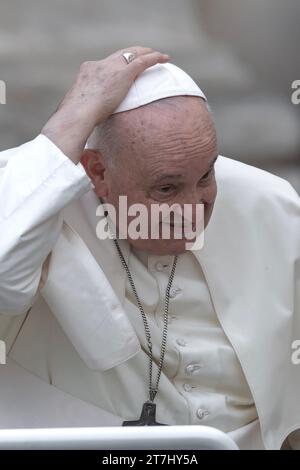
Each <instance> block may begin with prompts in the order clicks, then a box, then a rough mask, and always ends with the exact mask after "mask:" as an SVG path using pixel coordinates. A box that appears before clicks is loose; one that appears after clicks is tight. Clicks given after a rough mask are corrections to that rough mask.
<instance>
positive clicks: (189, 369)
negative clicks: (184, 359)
mask: <svg viewBox="0 0 300 470" xmlns="http://www.w3.org/2000/svg"><path fill="white" fill-rule="evenodd" d="M202 367H203V365H202V364H189V365H188V366H186V368H185V371H186V373H187V374H189V375H191V374H196V373H197V372H199V370H200V369H201V368H202Z"/></svg>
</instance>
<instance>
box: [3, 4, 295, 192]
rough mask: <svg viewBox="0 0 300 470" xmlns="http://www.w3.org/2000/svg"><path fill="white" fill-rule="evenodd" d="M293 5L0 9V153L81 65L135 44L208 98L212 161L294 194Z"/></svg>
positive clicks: (28, 135)
mask: <svg viewBox="0 0 300 470" xmlns="http://www.w3.org/2000/svg"><path fill="white" fill-rule="evenodd" d="M299 24H300V1H299V0H285V1H284V2H283V1H282V0H226V1H224V0H184V1H183V0H151V2H147V1H146V0H110V1H106V0H51V1H45V0H26V1H24V0H1V4H0V79H1V80H4V81H5V82H6V86H7V96H6V100H7V103H6V104H5V105H2V104H0V150H3V149H6V148H9V147H14V146H17V145H19V144H21V143H23V142H25V141H28V140H31V139H33V138H34V137H35V136H36V135H37V134H38V133H39V132H40V130H41V128H42V126H43V125H44V123H45V122H46V121H47V119H48V117H49V116H50V115H51V114H52V113H53V112H54V111H55V109H56V107H57V106H58V104H59V102H60V101H61V99H62V98H63V96H64V94H65V93H66V91H67V90H68V88H69V87H70V86H71V84H72V82H73V80H74V78H75V75H76V73H77V70H78V67H79V65H80V63H81V62H83V61H84V60H95V59H99V58H104V57H105V56H107V55H109V54H110V53H112V52H114V51H115V50H117V49H120V48H124V47H126V46H130V45H135V44H140V45H146V46H150V47H153V48H154V49H158V50H161V51H163V52H167V53H169V54H170V55H171V57H172V62H173V63H175V64H177V65H178V66H180V67H182V68H183V69H185V70H186V71H187V72H188V73H189V74H190V75H191V76H192V77H193V78H194V80H195V81H196V82H197V83H198V84H199V85H200V86H201V87H202V88H203V90H204V92H205V93H206V94H207V96H208V98H209V101H210V105H211V107H212V110H213V114H214V118H215V122H216V126H217V131H218V136H219V148H220V153H221V154H223V155H226V156H228V157H231V158H235V159H237V160H241V161H243V162H246V163H250V164H252V165H255V166H257V167H260V168H263V169H267V170H268V171H271V172H272V173H275V174H278V175H280V176H282V177H284V178H286V179H287V180H289V181H290V182H291V183H292V184H293V186H294V187H295V189H296V190H297V191H298V192H299V193H300V132H299V131H300V125H299V124H300V105H298V106H296V105H293V104H292V102H291V95H292V89H291V84H292V82H293V81H294V80H299V79H300V67H299V65H300V64H299V62H300V60H299V55H300V27H299Z"/></svg>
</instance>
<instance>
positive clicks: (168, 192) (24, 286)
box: [0, 47, 300, 449]
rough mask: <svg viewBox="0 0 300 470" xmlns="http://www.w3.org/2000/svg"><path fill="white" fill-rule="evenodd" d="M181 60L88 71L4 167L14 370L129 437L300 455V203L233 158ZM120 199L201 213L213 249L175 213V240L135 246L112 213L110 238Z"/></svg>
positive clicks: (7, 305) (6, 334) (6, 305)
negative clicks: (151, 432) (189, 234)
mask: <svg viewBox="0 0 300 470" xmlns="http://www.w3.org/2000/svg"><path fill="white" fill-rule="evenodd" d="M168 60H169V58H168V56H166V55H164V54H161V53H159V52H155V51H153V50H151V49H148V48H143V47H132V48H129V49H126V50H123V51H118V52H116V53H114V54H112V55H111V56H109V57H107V58H106V59H104V60H102V61H99V62H86V63H84V64H83V65H82V66H81V69H80V72H79V74H78V76H77V80H76V82H75V84H74V86H73V88H72V89H71V90H70V91H69V92H68V94H67V95H66V97H65V99H64V100H63V102H62V103H61V104H60V106H59V108H58V110H57V111H56V112H55V113H54V115H53V116H52V117H51V118H50V120H49V121H48V123H47V124H46V125H45V126H44V128H43V129H42V132H41V135H39V136H38V137H37V138H36V139H34V140H33V141H32V142H29V143H26V144H24V145H22V146H20V147H19V148H17V149H13V150H8V151H6V152H2V154H1V155H0V159H1V160H0V162H1V166H2V167H3V169H2V176H1V180H0V193H1V199H0V200H1V205H0V218H1V247H0V261H1V263H0V311H1V314H2V317H1V321H0V326H1V329H0V334H1V336H0V337H1V339H4V340H6V342H7V347H8V349H9V357H10V359H11V360H13V361H15V362H16V363H17V364H19V365H21V366H22V367H23V368H24V369H27V370H28V371H31V372H32V373H33V374H35V375H37V376H38V377H40V378H41V379H43V380H44V381H46V382H48V383H49V384H51V386H52V387H56V388H57V389H60V390H63V391H64V392H67V393H68V394H70V395H72V396H74V397H77V398H79V399H81V400H82V401H84V402H86V403H89V404H93V405H95V406H96V407H99V408H101V409H102V410H105V411H107V412H109V413H111V414H112V415H114V416H115V417H118V419H119V423H123V424H124V425H156V424H168V425H175V424H185V425H194V424H203V425H208V426H214V427H216V428H219V429H221V430H222V431H225V432H227V433H229V435H230V436H231V437H233V439H235V441H236V442H237V444H238V445H239V446H240V448H247V449H265V448H266V449H279V448H281V446H282V445H283V443H284V441H285V444H284V445H287V444H288V443H289V444H290V446H291V447H295V448H296V447H297V445H298V444H297V432H294V431H296V430H297V429H299V428H300V404H299V399H298V397H299V391H300V366H299V365H298V362H299V361H298V360H297V358H298V356H297V350H295V348H296V347H297V344H298V342H297V341H299V339H300V298H299V292H300V284H299V283H300V269H299V268H300V261H299V253H300V222H299V221H300V217H299V216H300V211H299V209H300V204H299V198H298V196H297V194H296V192H295V191H294V190H293V189H292V187H291V186H290V185H289V184H288V183H287V182H286V181H284V180H282V179H280V178H278V177H275V176H273V175H271V174H269V173H266V172H264V171H261V170H258V169H256V168H253V167H250V166H247V165H244V164H242V163H240V162H237V161H234V160H231V159H228V158H225V157H222V156H218V149H217V141H216V133H215V128H214V124H213V121H212V117H211V114H210V111H209V108H208V105H207V102H206V98H205V96H204V94H203V93H202V91H201V90H200V89H199V88H198V86H197V85H196V84H195V83H194V82H193V81H192V79H191V78H190V77H189V76H188V75H187V74H185V73H184V72H183V71H182V70H180V69H178V68H177V67H175V66H174V65H172V64H169V63H168ZM121 195H126V196H127V202H128V207H132V206H133V205H134V204H137V203H139V204H142V205H143V206H144V207H146V208H147V209H151V207H152V206H153V205H154V204H159V205H161V204H166V205H167V206H168V207H170V206H171V205H173V204H177V205H178V206H179V207H183V206H184V205H185V204H189V205H191V207H192V208H195V207H196V206H197V205H199V204H200V205H201V206H202V207H203V208H204V217H203V219H204V220H203V224H204V227H205V241H204V245H203V247H201V249H200V250H190V249H186V247H187V245H186V242H187V239H186V237H185V236H182V237H181V238H177V237H175V228H176V222H175V216H174V218H173V219H172V221H171V222H170V224H169V226H170V237H169V238H165V237H163V236H162V231H161V230H160V231H159V236H158V237H152V238H151V237H140V238H137V237H135V236H132V235H131V234H130V233H129V232H128V233H126V235H127V236H125V237H123V236H121V230H120V226H119V223H118V222H116V223H114V221H112V220H111V217H110V216H108V217H107V219H106V220H107V222H108V226H109V229H110V230H111V229H113V230H115V231H116V236H115V237H107V238H104V237H103V238H101V237H99V236H97V234H98V232H97V227H98V222H99V212H98V209H99V207H105V205H106V204H111V205H112V207H114V208H115V209H116V213H117V214H118V215H120V214H119V213H120V212H121V206H120V198H119V197H120V196H121ZM99 204H100V206H99ZM106 215H107V214H106ZM183 218H184V217H183ZM126 219H128V220H132V218H131V217H130V214H129V213H128V214H126ZM150 222H151V221H150ZM181 222H184V221H183V220H181ZM150 225H151V224H150ZM195 225H197V224H196V221H195V214H194V212H192V217H191V219H190V226H191V227H193V228H194V227H195ZM160 228H161V226H160ZM148 230H149V231H150V228H149V227H148ZM195 238H197V237H196V236H195ZM293 348H294V349H293ZM0 373H1V370H0Z"/></svg>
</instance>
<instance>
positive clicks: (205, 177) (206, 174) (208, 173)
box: [200, 168, 214, 181]
mask: <svg viewBox="0 0 300 470" xmlns="http://www.w3.org/2000/svg"><path fill="white" fill-rule="evenodd" d="M213 169H214V168H211V169H210V170H209V171H208V172H207V173H205V175H203V176H202V178H201V180H200V181H205V180H207V179H208V178H209V177H210V175H211V173H212V171H213Z"/></svg>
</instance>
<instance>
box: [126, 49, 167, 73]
mask: <svg viewBox="0 0 300 470" xmlns="http://www.w3.org/2000/svg"><path fill="white" fill-rule="evenodd" d="M169 60H170V56H169V55H168V54H163V53H161V52H150V53H146V54H142V55H139V56H138V57H136V58H135V59H134V60H133V61H132V62H130V63H129V64H128V65H127V67H128V72H129V73H130V74H131V73H132V74H133V75H134V76H135V77H136V76H137V75H139V74H140V73H142V72H143V71H144V70H146V69H147V68H148V67H151V66H152V65H155V64H158V63H160V64H163V63H165V62H168V61H169Z"/></svg>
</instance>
